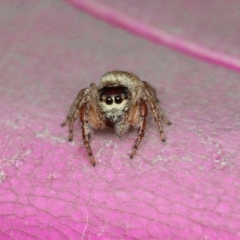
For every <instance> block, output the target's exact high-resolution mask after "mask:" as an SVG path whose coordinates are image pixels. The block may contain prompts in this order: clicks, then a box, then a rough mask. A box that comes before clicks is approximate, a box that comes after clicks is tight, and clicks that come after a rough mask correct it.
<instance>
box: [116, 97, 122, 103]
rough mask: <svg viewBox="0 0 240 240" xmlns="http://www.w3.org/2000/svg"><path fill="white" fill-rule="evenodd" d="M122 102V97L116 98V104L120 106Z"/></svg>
mask: <svg viewBox="0 0 240 240" xmlns="http://www.w3.org/2000/svg"><path fill="white" fill-rule="evenodd" d="M121 102H122V98H121V97H120V96H116V97H115V103H117V104H119V103H121Z"/></svg>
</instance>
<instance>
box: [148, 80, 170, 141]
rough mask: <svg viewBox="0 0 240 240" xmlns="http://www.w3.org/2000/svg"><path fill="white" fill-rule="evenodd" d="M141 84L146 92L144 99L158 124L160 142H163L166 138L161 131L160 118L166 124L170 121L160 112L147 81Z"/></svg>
mask: <svg viewBox="0 0 240 240" xmlns="http://www.w3.org/2000/svg"><path fill="white" fill-rule="evenodd" d="M143 84H144V86H145V90H144V92H145V94H146V99H147V102H148V105H149V107H150V109H151V112H152V115H153V118H154V120H155V122H156V123H157V125H158V129H159V133H160V136H161V140H162V142H165V141H166V138H165V135H164V132H163V127H162V123H161V120H160V118H161V119H162V120H163V121H164V122H166V123H167V124H168V125H171V122H170V121H169V120H168V119H167V118H166V117H165V116H164V114H163V112H162V109H161V108H160V106H159V105H158V104H157V99H156V96H154V94H153V93H152V92H151V91H150V90H149V86H150V85H149V84H148V83H147V82H143Z"/></svg>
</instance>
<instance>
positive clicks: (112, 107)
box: [98, 86, 130, 123]
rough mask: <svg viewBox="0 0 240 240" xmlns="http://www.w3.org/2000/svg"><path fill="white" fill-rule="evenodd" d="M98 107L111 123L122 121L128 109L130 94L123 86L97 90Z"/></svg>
mask: <svg viewBox="0 0 240 240" xmlns="http://www.w3.org/2000/svg"><path fill="white" fill-rule="evenodd" d="M98 93H99V99H98V102H99V106H100V108H101V110H102V111H103V112H104V114H105V116H106V118H109V119H111V121H112V122H114V123H115V122H119V121H121V120H122V119H123V117H124V115H125V113H126V112H127V111H128V109H129V103H130V94H129V90H128V88H127V87H125V86H106V87H103V88H101V89H99V90H98Z"/></svg>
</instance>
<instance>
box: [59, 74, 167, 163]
mask: <svg viewBox="0 0 240 240" xmlns="http://www.w3.org/2000/svg"><path fill="white" fill-rule="evenodd" d="M148 107H149V108H150V110H151V113H152V115H153V117H154V120H155V122H156V123H157V125H158V129H159V132H160V135H161V140H162V141H165V136H164V133H163V128H162V124H161V120H164V121H165V122H166V123H167V124H171V123H170V122H169V121H168V120H167V119H166V118H165V116H164V115H163V112H162V110H161V108H160V106H159V105H158V104H157V98H156V92H155V89H154V88H152V87H151V85H150V84H148V83H147V82H144V81H141V80H140V79H139V78H138V77H137V76H135V75H134V74H131V73H128V72H123V71H112V72H108V73H106V74H105V75H103V77H102V79H101V81H100V85H99V87H97V86H96V85H95V84H91V85H90V86H89V87H88V88H85V89H83V90H81V91H80V92H79V94H78V95H77V98H76V99H75V101H74V102H73V104H72V106H71V108H70V110H69V112H68V115H67V119H66V120H65V121H64V122H63V123H62V126H65V125H66V124H67V123H68V122H69V141H72V139H73V124H74V122H75V121H76V119H77V118H78V117H80V121H81V124H82V137H83V142H84V145H85V147H86V149H87V152H88V156H89V158H90V160H91V161H92V164H93V166H95V165H96V161H95V159H94V156H93V153H92V149H91V147H90V143H89V142H90V129H91V128H94V129H102V128H104V127H106V126H109V127H113V128H114V129H115V131H116V133H117V134H118V135H119V136H122V135H123V134H124V133H125V132H126V131H127V130H128V129H129V127H131V126H132V127H137V130H138V137H137V139H136V141H135V143H134V145H133V148H132V152H131V154H130V158H132V157H133V156H134V154H135V153H136V150H137V148H138V146H139V144H140V142H141V140H142V138H143V136H144V130H145V126H146V117H147V113H148Z"/></svg>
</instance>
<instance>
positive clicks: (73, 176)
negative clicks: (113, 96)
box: [0, 0, 240, 240]
mask: <svg viewBox="0 0 240 240" xmlns="http://www.w3.org/2000/svg"><path fill="white" fill-rule="evenodd" d="M0 2H1V4H0V16H1V20H0V22H1V24H0V32H1V38H0V55H1V59H0V101H1V105H0V116H1V118H0V239H4V240H5V239H54V240H55V239H173V240H175V239H226V240H227V239H231V240H232V239H233V240H234V239H240V223H239V222H240V192H239V189H240V153H239V147H240V134H239V130H240V110H239V109H240V84H239V74H238V73H236V72H231V71H229V70H226V69H224V68H221V67H218V66H214V65H211V64H208V63H204V62H201V61H198V60H196V59H193V58H189V57H187V56H185V55H182V54H180V53H178V52H174V51H172V50H169V49H167V48H164V47H162V46H159V45H156V44H154V43H151V42H149V41H147V40H145V39H141V38H139V37H137V36H134V35H131V34H129V33H126V32H125V31H124V30H121V29H119V28H115V27H112V26H110V25H107V24H106V23H104V22H101V21H99V20H98V19H96V18H93V17H91V16H89V15H88V14H86V13H84V12H82V11H78V10H77V9H75V8H74V7H72V6H71V5H69V4H67V3H66V2H61V1H54V0H42V1H36V2H35V1H30V0H20V1H9V0H0ZM99 2H102V3H104V4H107V3H108V4H111V7H113V8H115V9H118V10H119V11H120V12H123V13H125V14H127V15H128V16H130V15H131V16H132V17H133V18H135V19H140V18H141V20H142V21H144V22H146V23H148V24H152V25H154V26H155V27H159V28H160V27H164V28H165V30H166V31H169V33H171V34H176V33H179V36H181V37H186V39H190V40H191V41H196V42H199V43H200V44H202V45H204V46H207V47H208V48H213V47H214V50H217V51H222V52H224V53H227V54H230V55H234V57H236V58H239V55H240V53H239V49H240V48H239V47H240V46H239V37H240V36H239V31H238V32H237V31H236V29H237V28H236V24H237V23H239V16H237V14H236V13H235V12H236V11H237V9H238V10H239V9H240V3H239V1H237V0H235V1H234V0H232V1H229V2H227V1H224V0H221V1H220V2H221V3H215V5H214V4H213V3H211V4H210V5H206V4H205V5H204V4H202V5H199V4H197V3H194V2H195V1H190V0H189V1H187V0H184V1H183V2H184V3H185V4H182V5H180V4H179V5H176V1H172V4H170V3H168V4H165V5H164V4H163V3H165V2H166V1H153V2H152V4H149V5H147V4H145V5H143V2H145V1H137V3H136V5H135V8H134V7H133V6H132V5H131V4H130V5H128V2H130V1H122V5H121V4H120V5H119V2H120V1H99ZM157 2H159V4H160V3H161V4H162V5H164V6H165V7H163V8H160V9H157V7H156V4H157ZM168 2H171V1H168ZM178 2H179V1H178ZM124 4H126V5H124ZM161 4H160V5H161ZM219 5H220V6H221V7H219ZM144 6H146V8H144ZM224 6H225V7H224ZM123 9H126V11H123ZM150 10H151V11H152V14H150V12H151V11H150ZM226 10H227V12H229V14H228V15H227V14H226V13H225V11H226ZM230 10H231V11H230ZM161 11H162V12H161ZM141 12H142V15H141ZM204 12H206V14H205V15H204ZM160 13H161V14H160ZM201 14H202V15H201ZM176 16H178V17H176ZM186 16H187V17H186ZM221 16H222V18H221ZM186 19H187V20H186ZM159 22H161V24H159ZM218 24H220V27H219V25H218ZM238 25H239V24H238ZM116 69H117V70H119V69H120V70H125V71H130V72H133V73H135V74H136V75H138V76H139V77H140V78H141V79H143V80H145V81H148V82H150V83H151V84H152V85H153V86H154V87H155V88H156V90H157V93H158V98H159V100H160V104H161V107H162V109H163V111H164V113H165V114H166V116H167V117H168V118H169V119H170V120H171V122H172V123H173V125H172V126H166V125H164V130H165V134H166V138H167V141H166V143H162V142H161V141H160V135H159V133H158V131H157V126H156V124H155V123H154V121H153V119H152V118H151V116H150V115H149V117H148V121H147V130H146V133H145V138H144V139H143V141H142V143H141V145H140V148H139V150H138V152H137V154H136V156H135V158H134V159H129V152H130V149H131V147H132V144H133V142H134V140H135V138H136V132H134V131H130V132H129V133H127V134H126V135H124V136H123V137H122V138H121V139H119V138H118V137H117V136H116V135H115V134H114V132H113V131H111V130H105V131H101V132H94V133H93V136H92V143H91V144H92V148H93V152H94V154H95V156H96V160H97V165H96V167H95V168H94V167H92V165H91V164H90V161H89V159H88V156H87V153H86V150H85V148H84V146H83V142H82V139H81V131H80V123H79V122H77V123H76V124H75V127H74V141H73V142H72V143H69V142H68V141H67V137H68V129H67V128H66V127H65V128H61V127H60V124H61V122H62V121H63V120H64V119H65V117H66V113H67V111H68V108H69V106H70V105H71V103H72V101H73V100H74V98H75V96H76V95H77V93H78V91H79V90H81V89H82V88H85V87H87V86H88V85H89V84H90V83H92V82H94V83H96V84H97V83H98V82H99V79H100V77H101V75H102V74H104V73H105V72H107V71H111V70H116Z"/></svg>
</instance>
